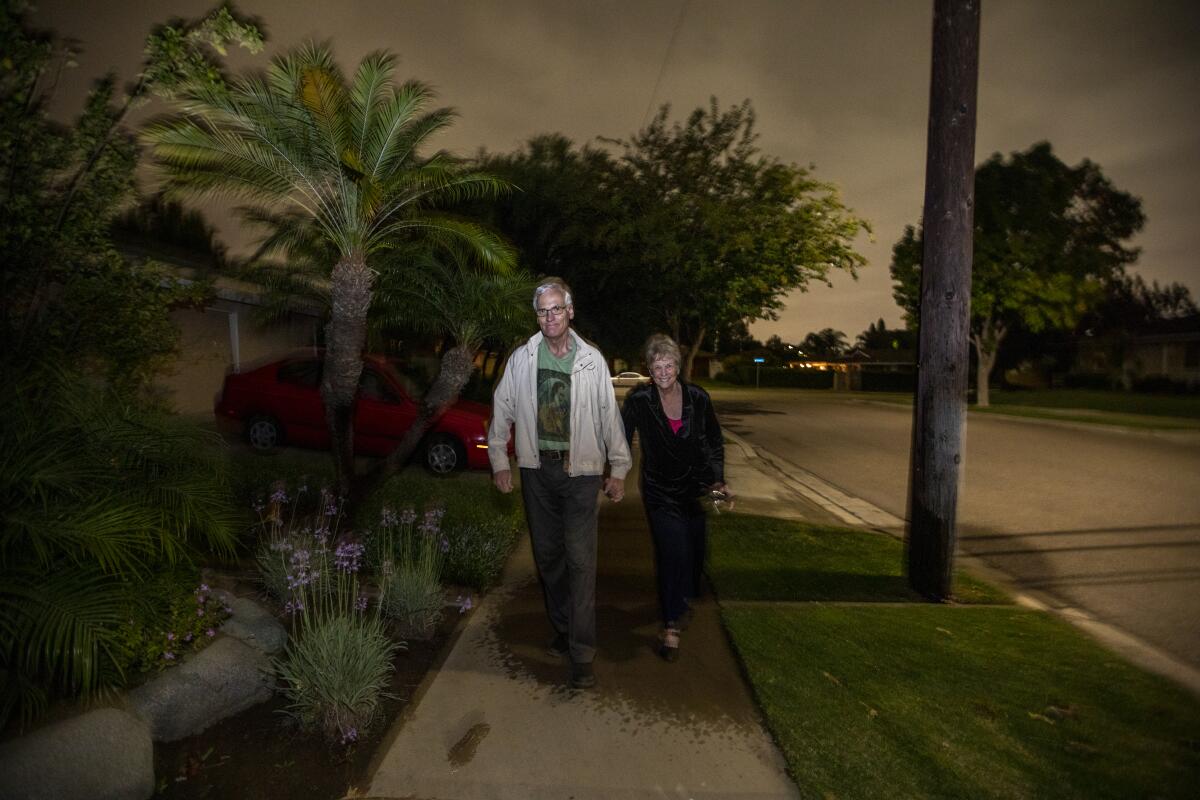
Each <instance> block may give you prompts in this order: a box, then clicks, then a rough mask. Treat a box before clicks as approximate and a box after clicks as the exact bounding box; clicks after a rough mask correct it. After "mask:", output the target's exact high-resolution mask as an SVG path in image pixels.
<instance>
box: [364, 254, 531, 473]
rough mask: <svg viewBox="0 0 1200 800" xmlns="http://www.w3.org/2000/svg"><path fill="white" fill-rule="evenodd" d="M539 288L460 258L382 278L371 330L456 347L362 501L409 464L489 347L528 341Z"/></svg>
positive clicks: (527, 278) (523, 277)
mask: <svg viewBox="0 0 1200 800" xmlns="http://www.w3.org/2000/svg"><path fill="white" fill-rule="evenodd" d="M535 286H537V281H536V280H535V279H534V278H533V276H531V275H529V274H528V273H526V272H524V271H521V272H506V273H497V272H491V273H485V272H480V271H479V270H477V269H474V268H473V267H472V265H471V263H470V261H469V259H468V258H467V254H466V253H463V252H462V251H457V252H456V251H449V252H446V253H445V254H440V255H439V254H433V253H429V254H427V255H426V256H425V257H423V258H420V259H418V260H417V262H416V265H415V268H414V269H413V270H412V271H410V272H409V273H408V274H404V275H403V277H401V273H400V272H399V271H398V270H385V271H384V272H383V273H382V274H381V277H380V284H379V289H378V292H377V294H376V305H377V309H378V311H377V313H376V314H375V316H374V319H373V320H372V325H373V326H378V328H379V329H381V330H383V329H389V328H390V329H395V328H401V329H408V330H412V331H416V332H418V333H424V334H427V335H433V336H440V337H445V338H446V339H448V340H449V342H451V343H452V344H449V345H448V346H447V347H445V348H444V349H443V351H442V357H441V364H440V365H439V369H438V375H437V378H436V379H435V380H434V382H433V385H431V386H430V387H429V390H428V391H427V392H426V393H425V396H424V397H423V398H422V400H421V404H420V408H419V411H418V413H417V418H416V420H415V421H414V422H413V424H412V426H411V427H410V428H409V429H408V431H407V432H406V433H405V435H404V437H403V438H402V439H401V440H400V443H399V444H398V445H397V446H396V449H395V450H393V451H392V452H391V453H390V454H389V455H388V457H387V458H386V459H384V460H383V461H382V462H380V463H379V464H378V465H376V467H375V468H374V469H373V470H372V471H371V472H370V473H369V474H368V475H367V476H366V479H365V480H364V481H363V483H362V484H361V486H359V487H358V493H359V494H360V496H361V495H365V494H367V493H369V492H370V491H371V490H372V489H373V488H374V487H376V486H378V485H379V484H380V483H381V482H382V481H383V480H385V479H386V478H387V477H388V476H389V475H391V474H392V473H394V472H395V471H396V470H397V469H399V468H400V467H402V466H404V464H405V463H407V462H408V460H409V458H411V456H412V454H413V452H415V451H416V448H417V446H418V445H419V444H420V442H421V440H422V438H423V437H424V436H425V434H426V432H428V430H429V428H430V427H432V426H433V424H434V423H436V422H437V420H438V418H439V417H440V416H441V415H442V414H443V413H444V412H445V411H446V409H448V408H449V407H450V406H452V405H453V404H454V403H455V401H456V400H457V399H458V397H459V395H460V394H461V393H462V390H463V387H464V386H466V384H467V381H468V380H469V379H470V377H471V371H472V370H473V369H474V363H475V356H476V355H477V354H478V353H479V350H480V348H481V347H482V346H483V344H484V341H485V340H493V341H499V342H501V343H503V344H504V345H508V344H510V343H511V342H512V341H514V340H515V339H517V338H519V337H521V336H527V335H528V334H529V328H530V313H529V312H530V310H531V309H530V305H529V304H530V300H531V298H532V297H533V290H534V287H535Z"/></svg>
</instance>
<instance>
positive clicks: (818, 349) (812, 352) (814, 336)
mask: <svg viewBox="0 0 1200 800" xmlns="http://www.w3.org/2000/svg"><path fill="white" fill-rule="evenodd" d="M800 349H801V350H803V351H804V355H806V356H808V357H809V358H836V357H838V356H840V355H843V354H845V352H846V350H847V347H846V334H844V333H842V332H841V331H835V330H834V329H833V328H824V329H822V330H820V331H814V332H812V333H809V334H807V335H806V336H805V337H804V340H803V341H801V342H800Z"/></svg>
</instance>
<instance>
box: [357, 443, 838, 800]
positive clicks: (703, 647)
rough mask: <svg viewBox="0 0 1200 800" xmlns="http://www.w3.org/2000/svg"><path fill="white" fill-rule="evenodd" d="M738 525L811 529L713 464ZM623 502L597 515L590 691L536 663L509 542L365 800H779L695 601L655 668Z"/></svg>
mask: <svg viewBox="0 0 1200 800" xmlns="http://www.w3.org/2000/svg"><path fill="white" fill-rule="evenodd" d="M727 458H728V460H729V463H728V470H727V479H728V481H729V483H730V485H731V486H732V487H734V489H735V490H736V491H737V492H738V493H739V496H740V498H741V499H740V501H739V510H743V509H744V510H747V511H751V512H754V513H771V512H774V513H779V514H781V515H782V514H784V513H786V514H787V515H788V516H799V515H804V514H805V513H806V512H808V513H811V514H814V515H815V519H816V521H825V519H824V516H823V514H822V512H821V511H820V510H819V509H817V508H816V507H815V506H812V505H811V504H808V503H807V502H806V501H804V500H802V499H800V498H798V497H796V496H795V495H793V494H792V493H791V492H790V491H788V490H786V489H780V488H778V486H777V482H776V481H775V480H773V479H771V478H770V477H768V475H767V474H766V473H765V472H763V471H761V469H760V467H761V466H762V465H761V462H758V461H757V459H756V458H754V457H753V454H752V452H750V451H749V450H746V451H743V450H742V449H741V448H740V447H739V446H737V445H733V446H731V447H729V448H727ZM630 478H631V480H630V482H629V488H630V493H629V495H628V496H627V498H626V499H625V501H624V502H622V503H620V504H617V505H614V504H612V503H609V502H608V501H606V500H603V499H602V501H601V502H602V506H601V513H600V542H599V570H598V586H597V595H598V607H597V624H598V630H599V644H600V651H599V654H598V656H597V659H596V664H595V668H596V675H597V678H598V685H597V687H596V688H595V689H593V690H589V691H576V690H572V689H570V688H569V687H568V686H567V665H566V663H565V662H563V661H559V660H558V659H554V658H552V657H550V656H548V655H546V654H545V652H544V647H545V645H546V643H547V642H548V641H549V637H550V633H551V631H550V628H549V624H548V623H547V621H546V617H545V613H544V611H543V607H542V598H541V589H540V588H539V586H538V583H537V579H536V574H535V571H534V567H533V560H532V555H531V554H530V551H529V543H528V539H527V537H526V538H523V539H522V541H521V542H520V543H519V544H518V546H517V551H516V553H515V554H514V555H513V558H512V559H511V560H510V563H509V565H508V569H507V570H506V572H505V575H504V578H503V582H502V585H501V586H500V587H498V588H497V589H496V590H493V591H492V592H491V593H489V594H488V595H487V596H486V598H485V599H484V601H483V602H482V603H481V605H480V606H479V608H477V609H476V610H475V611H473V612H472V617H471V619H470V620H468V621H467V622H466V624H465V626H464V628H463V630H462V632H461V634H460V635H459V637H458V639H457V641H455V643H454V644H453V646H452V649H451V650H450V652H449V653H448V655H447V656H446V659H445V661H444V663H443V664H442V665H441V666H440V668H439V669H437V670H436V671H432V672H430V674H429V676H427V678H426V682H425V685H424V686H423V687H422V688H421V690H419V692H418V696H417V700H416V701H415V702H414V703H413V704H412V705H411V706H410V707H409V709H408V711H407V713H406V714H405V716H404V717H403V718H401V719H400V720H398V721H397V722H396V723H395V727H394V729H393V731H392V732H391V734H390V735H389V737H388V741H387V743H386V744H385V745H384V747H383V748H381V755H379V756H377V759H378V761H377V764H376V768H375V771H374V775H373V778H372V782H371V787H370V792H369V793H370V795H371V796H373V797H386V798H419V799H422V800H473V799H474V798H495V799H497V800H504V799H505V798H513V799H514V800H517V799H518V798H519V799H521V800H526V799H529V800H537V799H538V798H575V800H592V799H593V798H594V799H595V800H599V799H600V798H650V797H656V798H657V797H677V798H700V797H711V798H718V797H719V798H794V797H797V796H798V793H797V790H796V788H795V785H794V784H793V783H792V782H791V780H790V779H789V778H788V777H787V775H786V772H785V765H784V762H783V759H782V757H781V756H780V754H779V752H778V751H777V749H776V748H775V746H774V744H773V743H772V741H771V738H770V736H769V735H768V734H767V732H766V731H765V729H764V728H763V725H762V720H761V718H760V717H759V714H758V711H757V709H756V708H755V706H754V703H753V700H752V699H751V697H750V694H749V691H748V689H747V687H746V685H745V682H744V680H743V679H742V676H741V673H740V668H739V666H738V664H737V661H736V660H735V657H734V655H733V653H732V651H731V650H730V647H729V644H728V641H727V639H726V637H725V634H724V631H723V629H722V628H721V624H720V620H719V618H718V608H717V606H716V604H715V602H714V601H713V599H712V597H711V595H710V596H708V597H705V598H704V599H702V600H701V601H699V603H698V604H697V605H696V608H695V617H694V620H693V621H692V624H691V627H690V628H689V629H688V630H687V631H686V632H685V633H684V635H683V641H682V651H681V652H682V655H681V657H680V659H679V661H678V662H676V663H674V664H668V663H666V662H664V661H662V660H661V659H659V658H658V656H657V655H656V654H655V645H656V641H657V638H656V637H657V633H658V626H659V620H658V613H657V603H656V599H655V589H654V568H653V560H652V552H651V545H650V535H649V531H648V529H647V527H646V522H645V518H644V516H643V512H642V505H641V499H640V497H639V496H638V494H637V493H636V491H635V487H636V475H631V476H630Z"/></svg>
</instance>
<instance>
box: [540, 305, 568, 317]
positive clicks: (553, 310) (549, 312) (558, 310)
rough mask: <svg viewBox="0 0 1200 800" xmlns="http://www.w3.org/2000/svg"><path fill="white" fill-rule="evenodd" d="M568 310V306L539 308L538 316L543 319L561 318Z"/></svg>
mask: <svg viewBox="0 0 1200 800" xmlns="http://www.w3.org/2000/svg"><path fill="white" fill-rule="evenodd" d="M566 310H567V307H566V306H550V307H549V308H539V309H538V310H537V315H538V316H539V317H543V318H544V317H546V316H551V317H558V316H561V315H562V313H563V312H564V311H566Z"/></svg>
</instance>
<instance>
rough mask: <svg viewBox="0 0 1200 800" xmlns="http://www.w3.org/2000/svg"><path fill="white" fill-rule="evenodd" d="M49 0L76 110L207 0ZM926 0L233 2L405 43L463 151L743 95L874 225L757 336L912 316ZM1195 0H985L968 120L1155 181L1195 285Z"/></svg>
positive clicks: (288, 20) (296, 35) (347, 44)
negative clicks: (906, 298)
mask: <svg viewBox="0 0 1200 800" xmlns="http://www.w3.org/2000/svg"><path fill="white" fill-rule="evenodd" d="M37 5H38V11H37V12H36V13H35V15H34V20H35V22H36V23H38V24H39V25H42V26H45V27H48V28H52V29H54V30H56V31H57V32H58V33H59V34H60V35H63V36H73V37H76V38H78V39H80V40H82V41H83V43H84V46H85V52H84V54H83V55H82V57H81V58H80V59H79V60H80V63H81V66H80V69H79V70H76V71H75V72H74V74H73V75H72V76H71V78H70V81H72V82H65V83H64V86H63V89H62V91H61V92H60V98H59V99H60V101H61V102H60V104H59V107H60V108H64V109H70V110H72V111H74V110H76V109H78V107H79V106H78V101H79V98H80V97H81V92H82V91H83V89H84V88H85V87H86V84H87V81H88V80H90V78H91V77H93V76H95V75H96V74H98V73H100V72H103V71H104V70H107V69H115V70H116V71H117V73H118V75H119V76H120V77H121V78H123V79H128V78H131V77H132V76H133V74H134V71H135V70H136V68H137V64H138V63H139V61H140V53H141V47H142V43H143V40H144V37H145V35H146V33H147V32H148V30H149V28H150V27H151V25H152V24H154V23H156V22H161V21H163V20H165V19H167V18H169V17H171V16H184V17H195V16H198V15H200V14H202V13H203V12H204V11H206V10H207V9H209V8H211V7H212V3H211V2H201V1H200V0H161V1H160V2H150V0H141V1H139V0H105V1H104V2H95V1H94V0H93V1H92V2H81V0H42V2H40V3H38V4H37ZM932 6H933V3H932V0H927V1H925V2H915V1H914V0H901V2H885V0H878V1H877V2H876V1H874V0H828V1H827V2H807V1H805V0H779V1H778V2H765V1H764V2H754V1H749V2H747V1H746V0H743V1H742V2H738V3H732V2H728V1H727V0H670V2H665V1H664V2H652V1H649V0H642V1H641V2H601V1H598V0H589V2H572V1H571V0H505V1H504V2H404V1H402V0H389V1H386V2H385V1H383V0H370V1H362V2H352V1H350V0H346V1H345V2H310V1H309V0H289V1H288V2H285V1H284V0H243V2H241V3H239V5H238V8H239V10H240V11H241V12H242V13H246V14H254V15H258V16H260V17H261V18H262V20H263V21H264V22H265V25H266V30H267V33H268V36H269V41H268V48H267V50H268V53H270V52H273V51H275V50H276V49H280V48H287V47H290V46H292V45H294V44H297V43H299V42H300V41H302V40H304V39H308V38H313V39H318V40H327V41H330V42H332V43H333V45H334V46H335V48H336V51H337V53H338V55H339V57H340V58H341V59H342V62H343V65H344V66H346V67H347V68H348V69H352V68H353V66H354V65H355V64H357V62H358V60H359V59H360V58H361V57H362V56H363V55H364V54H365V53H367V52H369V51H371V50H375V49H389V50H392V51H393V52H395V53H397V54H398V55H399V56H400V59H401V69H400V74H401V76H402V77H405V78H407V77H415V78H419V79H421V80H424V81H426V82H429V83H431V84H433V85H434V86H436V87H437V89H438V91H439V95H440V101H441V102H442V103H444V104H447V105H451V106H454V107H456V108H457V109H458V110H459V112H460V113H461V118H460V120H459V121H458V122H457V123H456V124H455V125H454V126H453V127H452V129H451V130H450V131H449V133H447V134H446V135H445V137H444V138H443V139H442V140H440V141H439V144H440V145H442V146H444V147H447V148H448V149H451V150H455V151H458V152H460V153H463V154H470V153H473V152H475V151H476V150H477V149H478V148H479V147H481V146H482V147H486V148H487V149H489V150H493V151H507V150H511V149H515V148H517V147H519V146H520V145H521V144H522V143H523V142H524V141H525V140H526V139H528V138H529V137H530V136H532V135H534V134H537V133H542V132H548V131H561V132H563V133H565V134H566V135H567V136H569V137H571V138H572V139H574V140H575V141H576V142H580V143H582V142H584V141H587V140H589V139H591V138H592V137H594V136H597V135H604V136H611V137H623V136H627V135H629V134H630V133H632V132H634V131H635V130H636V129H638V128H639V127H640V126H641V125H642V124H643V123H644V122H645V120H646V119H647V116H646V115H647V110H648V109H650V108H652V107H656V106H657V105H658V104H660V103H662V102H670V103H671V104H672V106H673V108H674V110H675V115H676V116H683V115H685V114H686V113H687V112H688V111H690V110H691V109H693V108H695V107H696V106H697V105H701V104H705V103H707V100H708V97H709V96H710V95H716V96H717V98H718V99H719V101H720V102H721V104H722V105H723V106H728V105H731V104H733V103H736V102H739V101H741V100H742V99H744V98H747V97H749V98H751V99H752V100H753V102H754V106H755V109H756V111H757V112H758V117H759V131H760V134H761V138H760V142H759V143H760V145H761V147H762V149H763V150H764V151H765V152H766V153H768V154H770V155H774V156H777V157H779V158H781V159H783V160H786V161H792V162H795V163H798V164H803V165H809V164H812V165H815V167H816V171H815V175H816V176H817V177H818V178H821V179H823V180H827V181H832V182H833V183H835V184H837V185H838V186H839V187H840V188H841V190H842V195H843V199H844V200H845V202H846V203H847V204H848V205H849V206H850V207H852V208H853V209H854V210H855V211H856V212H858V213H859V214H860V215H861V216H863V217H865V218H866V219H868V220H870V221H871V223H872V224H873V225H874V228H875V237H874V241H873V242H869V241H867V240H866V239H865V238H864V239H863V240H861V241H860V243H859V247H860V250H861V252H863V254H864V255H866V256H867V258H868V259H869V262H870V263H869V265H868V266H867V267H866V268H865V269H863V270H862V272H861V274H860V277H859V279H858V280H857V281H854V280H851V279H850V278H849V277H845V276H839V277H837V278H835V279H834V286H833V288H832V289H829V288H826V287H825V286H823V285H821V284H816V285H814V286H812V287H810V288H811V290H810V292H809V293H808V294H805V295H793V296H792V297H791V298H789V301H788V307H787V309H786V311H784V313H783V314H782V316H781V319H780V320H779V321H778V322H770V323H760V324H758V325H756V326H755V328H754V331H755V334H756V335H757V336H759V337H760V338H766V337H767V336H769V335H771V334H773V333H778V334H780V335H781V336H782V337H783V338H784V339H785V340H790V341H795V340H798V339H800V338H801V337H803V335H804V334H805V333H806V332H808V331H810V330H817V329H820V328H824V327H833V328H837V329H840V330H842V331H844V332H845V333H846V334H847V335H848V337H849V338H851V339H853V337H854V336H855V335H856V334H857V333H858V332H860V331H862V330H863V329H864V328H866V326H867V324H868V323H869V322H872V321H874V320H875V319H877V318H879V317H883V318H884V319H885V320H886V321H887V323H888V325H889V327H891V326H893V325H898V324H899V322H900V311H899V309H898V308H897V307H896V306H895V304H894V303H893V302H892V299H891V282H890V280H889V278H888V262H889V260H890V254H891V246H892V244H893V243H894V242H895V241H896V239H897V238H898V237H899V236H900V233H901V230H902V228H903V226H904V225H905V224H906V223H911V222H915V221H916V219H917V217H918V215H919V213H920V210H921V202H922V196H923V181H924V166H925V163H924V159H925V128H926V114H927V103H928V91H929V46H930V25H931V18H932ZM1198 9H1200V5H1197V4H1196V3H1193V2H1167V0H1157V1H1156V2H1144V0H1143V1H1140V2H1139V1H1137V0H1132V1H1129V2H1126V1H1125V0H1119V1H1118V0H1111V1H1110V2H1100V1H1098V0H1097V1H1092V2H1087V1H1085V0H1052V1H1047V0H1009V1H1007V2H1006V1H1005V0H984V3H983V23H982V45H981V55H980V59H981V63H980V86H979V118H978V132H977V136H976V160H977V161H982V160H983V159H984V158H986V157H987V156H988V155H990V154H991V153H993V152H996V151H1000V152H1004V153H1008V152H1011V151H1014V150H1021V149H1025V148H1026V147H1028V146H1029V145H1030V144H1032V143H1034V142H1036V141H1039V140H1043V139H1045V140H1049V141H1050V142H1051V143H1052V144H1053V145H1054V147H1055V151H1056V152H1057V153H1058V155H1059V157H1060V158H1062V159H1063V160H1064V161H1066V162H1067V163H1070V164H1074V163H1077V162H1078V161H1079V160H1081V159H1083V158H1090V159H1092V160H1093V161H1095V162H1097V163H1099V164H1100V165H1101V166H1102V167H1103V169H1104V171H1105V173H1106V174H1107V175H1108V176H1109V178H1111V179H1112V180H1113V182H1114V183H1115V184H1116V186H1117V187H1118V188H1121V189H1124V190H1126V191H1129V192H1131V193H1133V194H1135V195H1137V196H1139V197H1141V198H1142V200H1143V203H1144V209H1145V211H1146V214H1147V217H1148V223H1147V225H1146V228H1145V230H1144V232H1143V233H1142V234H1141V235H1140V236H1139V237H1138V239H1137V240H1136V242H1135V243H1136V244H1138V245H1140V246H1141V247H1142V248H1143V254H1142V258H1141V260H1140V262H1139V264H1138V265H1137V267H1136V270H1137V271H1138V272H1140V273H1141V274H1142V275H1143V276H1144V277H1146V278H1147V279H1148V280H1158V281H1160V282H1163V281H1166V282H1169V281H1179V282H1182V283H1185V284H1186V285H1188V286H1189V288H1191V289H1192V290H1193V292H1196V291H1197V290H1198V289H1200V281H1197V280H1196V278H1197V277H1198V276H1200V262H1198V261H1197V258H1196V255H1195V254H1196V253H1197V252H1198V251H1200V224H1197V223H1198V222H1200V124H1198V123H1200V10H1198ZM681 12H682V13H681ZM677 24H678V29H677V36H676V37H675V39H674V44H673V46H671V47H668V45H669V43H671V41H672V31H674V30H676V26H677ZM263 59H264V57H263V56H259V57H257V58H255V59H253V60H251V59H247V58H239V59H237V61H236V63H239V64H252V63H255V62H257V63H263ZM664 63H665V69H664ZM660 70H661V71H662V73H661V74H662V79H661V83H659V85H658V89H657V91H655V84H656V79H657V78H658V76H659V74H660ZM226 224H227V223H226ZM230 238H235V237H233V236H232V235H231V236H230ZM580 301H581V302H586V298H580Z"/></svg>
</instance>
